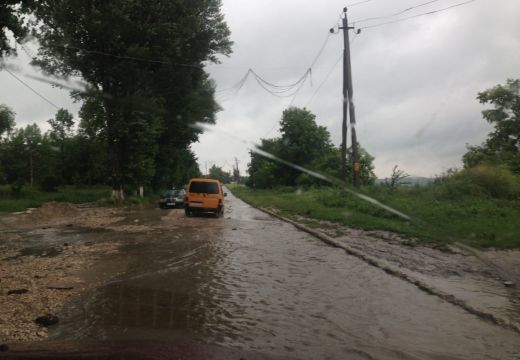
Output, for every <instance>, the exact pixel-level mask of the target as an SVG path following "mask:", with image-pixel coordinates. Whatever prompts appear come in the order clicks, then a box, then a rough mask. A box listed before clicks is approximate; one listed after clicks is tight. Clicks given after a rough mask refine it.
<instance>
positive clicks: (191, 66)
mask: <svg viewBox="0 0 520 360" xmlns="http://www.w3.org/2000/svg"><path fill="white" fill-rule="evenodd" d="M47 46H49V47H60V48H64V49H74V50H79V51H82V52H84V53H87V54H96V55H102V56H110V57H113V58H117V59H123V60H133V61H141V62H148V63H155V64H165V65H173V66H180V67H190V68H196V69H201V68H202V67H203V66H201V65H194V64H183V63H175V62H171V61H166V60H155V59H147V58H141V57H135V56H125V55H116V54H110V53H107V52H103V51H98V50H86V49H83V48H80V47H77V46H71V45H60V44H48V45H47Z"/></svg>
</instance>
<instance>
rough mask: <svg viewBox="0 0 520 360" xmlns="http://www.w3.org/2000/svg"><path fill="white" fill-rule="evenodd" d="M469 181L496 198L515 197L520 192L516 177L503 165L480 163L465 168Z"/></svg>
mask: <svg viewBox="0 0 520 360" xmlns="http://www.w3.org/2000/svg"><path fill="white" fill-rule="evenodd" d="M466 173H467V176H468V178H469V180H470V181H471V183H473V184H475V185H478V186H480V187H481V188H482V189H483V190H484V191H486V192H487V193H488V194H489V195H491V196H492V197H496V198H506V199H510V198H516V197H518V195H519V193H520V186H519V185H520V184H519V182H518V178H517V177H516V176H515V175H513V174H512V173H511V170H509V169H508V168H506V167H504V166H493V165H489V164H481V165H477V166H475V167H472V168H470V169H467V170H466Z"/></svg>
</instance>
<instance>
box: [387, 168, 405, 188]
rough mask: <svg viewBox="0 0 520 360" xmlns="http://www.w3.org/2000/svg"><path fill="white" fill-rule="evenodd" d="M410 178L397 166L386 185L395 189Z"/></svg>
mask: <svg viewBox="0 0 520 360" xmlns="http://www.w3.org/2000/svg"><path fill="white" fill-rule="evenodd" d="M409 176H410V175H409V174H407V173H406V172H405V171H404V170H401V169H399V167H398V166H397V165H395V166H394V167H393V169H392V174H391V175H390V181H386V184H387V185H388V186H389V187H390V188H391V189H395V187H396V185H397V184H399V183H400V182H401V180H403V179H406V178H407V177H409Z"/></svg>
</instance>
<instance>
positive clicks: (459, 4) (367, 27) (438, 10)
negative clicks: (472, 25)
mask: <svg viewBox="0 0 520 360" xmlns="http://www.w3.org/2000/svg"><path fill="white" fill-rule="evenodd" d="M475 1H476V0H469V1H464V2H461V3H458V4H455V5H451V6H448V7H445V8H442V9H437V10H433V11H428V12H425V13H422V14H417V15H413V16H408V17H405V18H402V19H398V20H393V21H388V22H384V23H379V24H374V25H368V26H364V27H361V28H359V29H360V30H363V29H372V28H376V27H379V26H383V25H388V24H395V23H398V22H401V21H406V20H410V19H414V18H418V17H421V16H426V15H432V14H436V13H439V12H442V11H445V10H448V9H453V8H455V7H459V6H463V5H467V4H469V3H472V2H475Z"/></svg>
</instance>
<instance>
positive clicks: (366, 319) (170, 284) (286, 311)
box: [51, 195, 520, 359]
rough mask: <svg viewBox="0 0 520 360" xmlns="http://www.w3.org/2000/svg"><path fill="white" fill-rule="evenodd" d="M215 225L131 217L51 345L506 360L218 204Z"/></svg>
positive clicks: (468, 323)
mask: <svg viewBox="0 0 520 360" xmlns="http://www.w3.org/2000/svg"><path fill="white" fill-rule="evenodd" d="M226 207H227V208H226V213H225V217H224V218H219V219H215V218H211V217H194V218H186V217H184V213H183V211H182V210H168V211H165V210H159V209H153V210H150V209H148V210H143V211H142V212H141V213H137V214H135V220H133V221H135V222H136V223H139V224H155V225H160V226H159V227H158V228H156V229H155V230H153V231H150V232H148V233H146V234H143V233H135V234H134V233H124V234H120V233H92V234H91V235H90V236H92V239H93V241H95V238H96V237H100V236H102V237H104V238H105V239H106V238H107V237H114V239H115V238H117V240H118V241H120V242H121V243H122V244H123V245H122V247H121V249H120V251H119V252H118V253H117V254H112V255H110V259H109V261H102V262H100V265H97V266H96V267H94V268H92V269H91V271H90V272H89V273H88V274H85V276H86V277H87V278H88V277H93V278H96V277H97V278H99V277H103V276H113V274H119V275H117V276H115V277H114V278H113V280H111V281H110V282H109V283H108V284H107V285H106V286H103V287H100V288H96V289H93V290H90V291H88V292H86V293H85V294H84V295H83V296H82V297H81V298H80V299H77V300H74V301H72V302H69V303H67V304H66V306H65V308H64V309H63V313H62V314H60V316H61V319H62V321H61V322H60V324H59V326H58V327H57V328H55V329H54V330H53V331H52V333H51V338H53V339H55V340H74V341H77V340H79V341H81V340H89V341H90V340H121V339H124V340H128V339H139V341H146V340H160V341H165V342H170V343H171V342H179V343H182V342H197V343H204V344H216V345H220V346H223V347H226V348H234V349H242V350H247V351H252V352H255V353H259V354H264V355H267V356H273V357H280V358H296V359H345V358H349V359H356V358H359V359H372V358H377V359H379V358H381V359H388V358H396V359H402V358H404V359H408V358H410V359H415V358H417V359H425V358H430V359H431V358H435V359H445V358H446V359H448V358H449V359H451V358H458V359H489V358H492V359H518V358H520V335H518V334H517V333H515V332H513V331H509V330H505V329H503V328H501V327H498V326H495V325H493V324H491V323H489V322H485V321H483V320H481V319H479V318H477V317H476V316H474V315H471V314H469V313H466V312H465V311H464V310H462V309H460V308H458V307H456V306H453V305H451V304H449V303H447V302H445V301H443V300H441V299H439V298H437V297H434V296H431V295H428V294H426V293H424V292H422V291H421V290H419V289H418V288H416V287H415V286H413V285H411V284H409V283H407V282H404V281H402V280H400V279H398V278H394V277H392V276H390V275H388V274H386V273H385V272H384V271H382V270H380V269H378V268H375V267H372V266H370V265H368V264H366V263H365V262H363V261H361V260H359V259H357V258H355V257H352V256H349V255H347V254H346V253H345V251H343V250H341V249H336V248H332V247H330V246H327V245H325V244H324V243H322V242H321V241H319V240H317V239H315V238H313V237H312V236H310V235H308V234H306V233H303V232H300V231H298V230H296V229H295V228H294V227H293V226H292V225H289V224H286V223H284V222H281V221H279V220H277V219H274V218H272V217H270V216H268V215H266V214H264V213H262V212H260V211H258V210H256V209H253V208H251V207H250V206H248V205H246V204H245V203H243V202H242V201H240V200H238V199H236V198H235V197H234V196H232V195H230V196H229V197H228V198H227V200H226Z"/></svg>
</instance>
